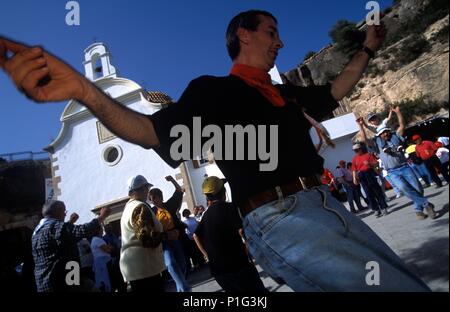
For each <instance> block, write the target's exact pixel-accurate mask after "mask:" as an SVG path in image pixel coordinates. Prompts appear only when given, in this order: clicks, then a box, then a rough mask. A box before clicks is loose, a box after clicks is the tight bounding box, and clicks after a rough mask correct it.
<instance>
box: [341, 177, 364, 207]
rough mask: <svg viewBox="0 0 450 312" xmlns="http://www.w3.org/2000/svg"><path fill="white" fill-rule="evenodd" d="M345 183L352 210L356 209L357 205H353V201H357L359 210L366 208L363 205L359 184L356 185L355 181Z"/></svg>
mask: <svg viewBox="0 0 450 312" xmlns="http://www.w3.org/2000/svg"><path fill="white" fill-rule="evenodd" d="M343 185H344V189H345V192H346V193H347V202H348V205H349V206H350V211H355V206H354V205H353V202H355V203H356V206H357V207H358V210H364V207H363V206H362V205H361V198H360V195H359V192H358V187H359V186H357V185H354V184H353V182H347V183H346V184H343Z"/></svg>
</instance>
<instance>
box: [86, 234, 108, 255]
mask: <svg viewBox="0 0 450 312" xmlns="http://www.w3.org/2000/svg"><path fill="white" fill-rule="evenodd" d="M103 245H107V244H106V242H105V241H104V240H103V239H102V238H100V237H97V236H94V237H93V238H92V241H91V250H92V255H93V256H94V260H95V259H98V258H101V257H106V258H109V259H110V258H111V255H110V254H109V253H107V252H106V251H103V250H102V249H101V248H100V247H101V246H103Z"/></svg>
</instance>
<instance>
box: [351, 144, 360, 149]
mask: <svg viewBox="0 0 450 312" xmlns="http://www.w3.org/2000/svg"><path fill="white" fill-rule="evenodd" d="M360 148H361V144H359V143H356V144H354V145H353V146H352V150H357V149H360Z"/></svg>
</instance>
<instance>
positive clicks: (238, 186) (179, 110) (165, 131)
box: [148, 76, 338, 204]
mask: <svg viewBox="0 0 450 312" xmlns="http://www.w3.org/2000/svg"><path fill="white" fill-rule="evenodd" d="M277 88H279V90H280V91H281V95H282V96H283V98H284V99H285V100H286V105H285V106H283V107H275V106H274V105H273V104H272V103H270V102H269V101H268V100H267V99H266V98H265V97H264V96H263V95H262V94H261V93H260V92H259V91H258V90H257V89H255V88H252V87H250V86H249V85H247V84H246V83H245V82H244V81H243V80H241V79H240V78H237V77H235V76H226V77H213V76H202V77H200V78H197V79H195V80H193V81H191V83H190V84H189V86H188V87H187V88H186V90H185V91H184V93H183V94H182V96H181V98H180V99H179V101H178V102H177V103H175V104H173V105H171V106H169V107H168V108H166V109H163V110H160V111H158V112H156V113H155V114H153V115H151V116H148V117H149V118H150V119H151V120H152V121H153V125H154V127H155V131H156V134H157V136H158V138H159V141H160V147H158V148H155V151H156V152H157V153H158V154H159V156H160V157H161V158H162V159H163V160H164V161H165V162H166V163H168V164H169V165H171V166H172V167H174V168H175V167H177V166H178V165H179V164H180V162H181V161H175V160H173V159H172V157H171V155H170V149H171V146H172V143H174V142H175V141H177V140H178V137H171V136H170V133H171V129H172V127H174V126H176V125H185V126H186V127H187V128H188V129H189V131H190V135H191V145H192V143H193V139H192V136H195V132H196V131H194V130H195V129H193V117H201V124H202V127H204V126H206V125H210V124H211V125H217V126H219V127H220V129H221V130H222V134H225V133H226V131H225V129H226V127H225V126H226V125H232V126H235V125H241V126H242V127H246V126H247V125H254V126H256V127H258V126H266V132H265V134H266V142H267V144H266V152H269V151H270V149H274V147H273V146H272V147H270V146H269V137H270V135H269V129H270V126H271V125H276V126H278V140H277V143H278V148H277V152H278V153H277V156H278V157H277V158H278V166H277V167H276V169H275V170H274V171H260V164H261V163H262V161H260V160H259V157H258V154H257V155H256V156H257V159H256V160H218V159H217V157H216V163H217V165H218V166H219V168H220V170H221V171H222V172H223V174H224V175H225V177H226V179H227V180H228V183H229V184H230V187H231V192H232V196H233V201H234V202H236V203H238V204H239V203H241V202H242V201H243V200H245V199H246V198H248V197H250V196H252V195H255V194H258V193H260V192H262V191H265V190H268V189H271V188H273V187H275V186H276V185H282V184H285V183H287V182H290V181H292V180H295V179H296V178H297V177H299V176H310V175H314V174H321V173H322V167H323V159H322V158H321V157H320V156H319V155H317V152H316V150H315V147H314V144H313V143H312V141H311V137H310V135H309V129H310V127H311V125H310V123H309V122H308V121H307V119H306V118H305V116H304V115H303V113H302V111H301V108H304V109H305V112H306V113H307V114H309V115H310V116H311V117H313V118H315V119H321V118H322V117H324V116H328V115H329V114H330V112H331V111H332V110H333V109H335V108H336V107H337V106H338V103H337V102H336V101H335V100H334V98H333V97H332V95H331V92H330V85H325V86H313V87H306V88H304V87H297V86H287V85H278V86H277ZM257 129H258V128H257ZM258 135H259V131H258ZM210 136H212V135H210ZM224 136H225V135H224ZM197 139H198V135H197ZM209 139H210V137H204V138H202V139H201V141H202V145H203V143H204V142H205V141H208V140H209ZM224 141H225V139H224ZM224 141H223V142H222V143H223V144H222V148H223V154H224V155H225V150H228V151H229V149H230V146H226V145H225V142H224ZM234 141H235V140H234ZM235 144H236V143H235ZM246 144H247V145H246V146H248V141H246ZM258 144H259V143H258ZM193 147H194V148H191V153H192V152H194V153H195V152H196V149H195V146H193ZM234 152H235V151H234ZM235 155H236V154H235ZM194 156H196V155H191V159H195V157H194ZM215 156H216V155H215ZM224 158H225V156H224ZM234 159H236V157H235V158H234ZM244 159H248V154H246V155H245V158H244ZM266 162H268V161H266Z"/></svg>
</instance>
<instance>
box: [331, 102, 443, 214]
mask: <svg viewBox="0 0 450 312" xmlns="http://www.w3.org/2000/svg"><path fill="white" fill-rule="evenodd" d="M394 113H395V114H396V115H397V117H398V123H399V127H398V128H397V130H396V131H393V130H392V129H391V128H390V127H389V122H390V121H391V120H392V117H393V114H394ZM367 122H368V124H367V123H366V122H365V120H364V119H363V118H358V120H357V123H358V125H359V127H360V132H359V136H360V142H358V143H356V144H354V145H353V151H354V152H355V156H354V157H353V159H352V161H351V162H349V163H346V162H345V161H344V160H341V161H340V162H339V164H338V166H337V167H336V171H335V174H334V175H333V174H332V173H331V172H330V170H328V169H325V170H324V173H323V174H322V182H323V183H324V184H326V185H328V186H329V188H330V191H331V193H332V194H333V195H334V196H335V197H336V198H337V199H339V200H341V201H347V202H348V204H349V207H350V211H351V212H354V213H355V212H358V211H362V210H364V209H365V208H367V207H363V205H362V204H361V198H363V199H364V201H365V202H366V204H367V205H368V207H370V208H371V209H372V210H373V211H374V212H375V215H376V216H377V217H381V216H385V215H387V214H388V213H389V212H388V204H387V202H388V201H389V200H390V199H389V198H387V196H386V193H385V191H386V186H389V187H391V188H392V189H393V190H394V192H395V195H396V198H400V197H401V196H403V195H405V196H406V197H408V198H409V199H410V200H411V201H412V202H413V204H414V206H415V213H416V216H417V219H418V220H424V219H426V218H427V217H430V218H431V219H435V218H436V212H435V211H434V205H433V204H432V203H430V202H429V201H428V200H427V199H426V198H425V197H424V196H423V194H424V190H423V188H424V187H430V186H431V185H432V184H435V185H436V187H438V188H439V187H442V186H443V181H442V179H441V178H440V177H439V174H440V175H442V178H443V179H444V181H445V182H446V183H448V174H449V157H448V154H449V150H448V147H449V146H448V141H449V139H448V137H444V136H442V137H437V138H436V141H435V142H432V141H426V140H425V141H424V140H423V139H422V137H421V136H420V135H418V134H414V135H412V136H411V138H410V140H409V141H407V140H405V138H403V136H402V135H403V133H404V128H405V125H404V121H403V116H402V114H401V112H400V108H399V107H394V108H392V109H391V111H390V113H389V116H388V117H387V118H386V119H384V120H382V121H380V119H379V117H378V116H377V114H374V113H372V114H369V115H368V117H367ZM366 129H367V130H369V131H370V132H373V134H374V136H373V138H368V136H367V135H366V132H365V130H366ZM343 193H344V194H345V196H344V197H342V196H341V194H343ZM354 203H355V204H356V206H357V207H358V211H357V210H356V209H355V206H354ZM424 211H426V212H427V214H425V213H424Z"/></svg>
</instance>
